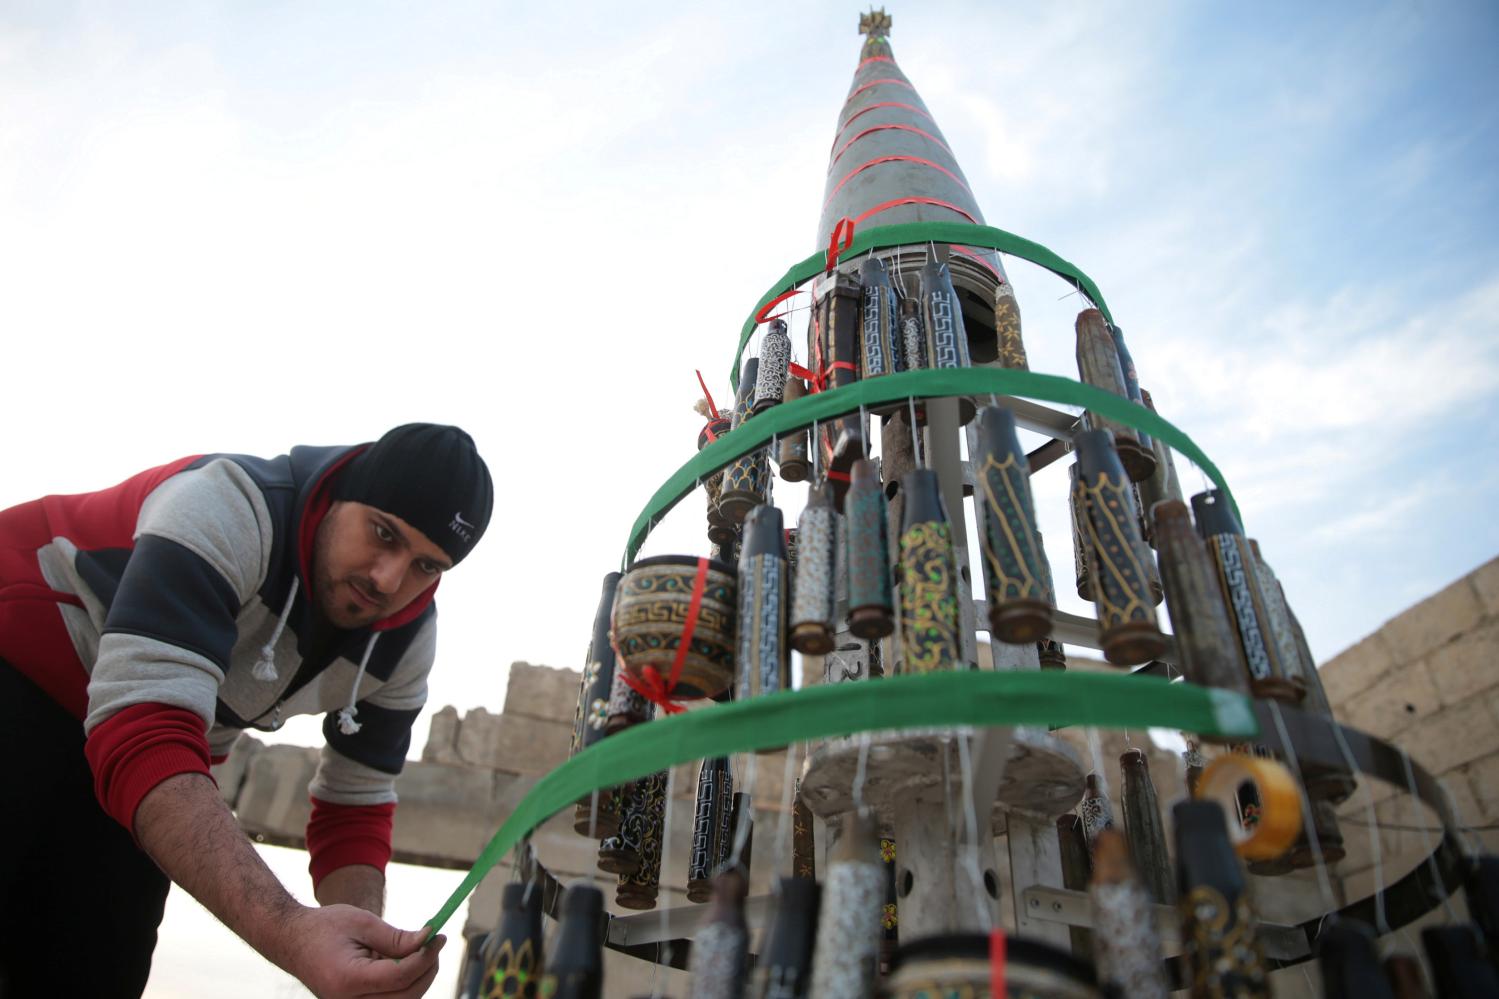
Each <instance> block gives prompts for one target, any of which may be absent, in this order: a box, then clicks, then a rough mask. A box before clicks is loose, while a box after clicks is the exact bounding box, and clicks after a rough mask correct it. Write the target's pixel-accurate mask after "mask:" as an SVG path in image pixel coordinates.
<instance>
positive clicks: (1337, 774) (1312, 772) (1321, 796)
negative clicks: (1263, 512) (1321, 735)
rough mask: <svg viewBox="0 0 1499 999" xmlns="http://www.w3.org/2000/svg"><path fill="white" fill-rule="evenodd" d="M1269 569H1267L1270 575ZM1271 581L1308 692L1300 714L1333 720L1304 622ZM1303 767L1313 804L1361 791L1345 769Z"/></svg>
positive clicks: (1309, 763) (1311, 764) (1298, 672)
mask: <svg viewBox="0 0 1499 999" xmlns="http://www.w3.org/2000/svg"><path fill="white" fill-rule="evenodd" d="M1262 564H1263V563H1262ZM1269 568H1270V567H1269V566H1265V570H1266V572H1267V574H1268V573H1269ZM1270 579H1271V581H1272V583H1273V584H1274V586H1275V588H1276V590H1278V591H1279V593H1280V599H1281V602H1282V603H1284V604H1285V606H1286V616H1287V617H1288V618H1289V619H1290V622H1291V634H1292V635H1294V636H1295V638H1296V670H1295V678H1296V679H1297V680H1298V681H1300V683H1301V689H1302V690H1303V691H1305V697H1304V698H1303V699H1302V701H1301V710H1303V711H1311V712H1314V713H1316V714H1320V715H1322V716H1323V717H1324V718H1328V719H1331V718H1332V717H1333V713H1332V702H1331V701H1329V700H1328V699H1327V691H1326V690H1325V689H1323V687H1322V675H1321V674H1320V673H1318V672H1317V660H1316V659H1315V658H1313V657H1312V649H1311V646H1310V645H1308V644H1307V640H1306V632H1304V631H1303V630H1302V628H1301V622H1300V621H1298V620H1296V613H1295V611H1293V610H1291V605H1290V602H1289V601H1287V600H1286V591H1285V588H1284V587H1283V586H1281V585H1280V581H1279V580H1277V579H1275V578H1274V575H1273V574H1271V575H1270ZM1300 763H1301V782H1302V784H1303V785H1304V786H1305V787H1306V793H1307V794H1308V795H1309V796H1310V797H1311V798H1312V799H1313V800H1314V801H1325V802H1331V803H1332V804H1340V803H1342V802H1344V801H1346V800H1347V799H1348V797H1349V796H1350V795H1351V794H1353V792H1354V791H1355V790H1356V789H1357V788H1358V781H1357V780H1356V779H1355V778H1354V776H1353V773H1352V771H1350V770H1349V769H1348V768H1347V767H1346V766H1329V765H1328V764H1325V763H1319V762H1315V761H1311V760H1301V761H1300Z"/></svg>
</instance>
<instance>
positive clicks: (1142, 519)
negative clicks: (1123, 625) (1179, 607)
mask: <svg viewBox="0 0 1499 999" xmlns="http://www.w3.org/2000/svg"><path fill="white" fill-rule="evenodd" d="M1125 498H1126V499H1128V500H1129V506H1130V513H1131V514H1132V515H1133V516H1134V518H1135V526H1136V528H1137V529H1138V530H1139V532H1140V541H1141V545H1140V564H1141V565H1142V566H1143V567H1144V569H1145V587H1146V590H1147V591H1148V592H1149V594H1150V602H1151V603H1152V604H1153V605H1155V606H1157V607H1159V606H1160V605H1161V599H1162V598H1163V597H1165V595H1166V591H1165V589H1164V588H1163V587H1162V586H1161V570H1160V568H1159V567H1158V566H1157V565H1156V560H1155V556H1154V555H1153V554H1152V553H1151V550H1150V549H1151V547H1152V545H1151V544H1150V538H1151V535H1152V534H1153V532H1152V530H1151V527H1150V518H1149V517H1146V516H1145V514H1144V513H1142V512H1141V510H1142V507H1141V506H1140V486H1139V484H1138V483H1135V482H1131V483H1130V486H1129V489H1128V490H1127V491H1126V494H1125Z"/></svg>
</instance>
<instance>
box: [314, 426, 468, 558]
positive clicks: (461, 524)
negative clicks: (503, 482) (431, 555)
mask: <svg viewBox="0 0 1499 999" xmlns="http://www.w3.org/2000/svg"><path fill="white" fill-rule="evenodd" d="M333 498H334V499H336V500H353V501H354V502H356V503H364V504H366V505H367V506H372V507H375V508H376V509H378V510H384V511H385V512H386V513H389V514H394V515H395V516H397V517H400V518H401V519H402V520H404V521H405V522H406V523H408V524H410V525H411V526H412V527H414V528H416V529H417V530H418V531H421V532H422V533H423V534H425V535H426V536H427V537H428V538H429V539H431V541H432V543H433V544H435V545H437V546H438V547H439V548H441V549H442V550H443V551H444V552H446V553H447V554H448V557H449V558H451V559H452V560H453V564H454V565H457V564H458V563H459V562H462V561H463V558H464V556H466V555H467V554H468V553H469V552H471V551H473V548H474V545H476V544H478V543H479V538H480V537H482V536H483V534H484V529H485V528H486V527H488V526H489V514H490V511H491V510H492V509H493V507H494V484H493V482H492V481H491V480H490V478H489V469H488V468H487V467H486V466H485V464H484V459H483V458H481V457H479V450H478V448H476V447H475V446H474V439H473V438H472V437H470V436H469V435H468V434H466V433H464V432H463V431H462V430H459V429H458V428H457V427H444V426H439V425H438V424H435V423H408V424H406V425H405V426H402V427H396V428H395V429H394V430H391V431H389V432H388V433H386V435H385V436H384V437H381V438H380V439H379V440H378V441H376V442H375V443H373V444H371V445H370V446H369V447H368V448H366V449H365V450H364V451H362V452H361V453H360V454H359V455H358V456H356V457H355V458H354V460H353V461H350V462H349V464H348V467H346V468H345V469H344V470H343V473H342V474H341V475H340V476H339V477H338V481H337V483H335V485H334V487H333Z"/></svg>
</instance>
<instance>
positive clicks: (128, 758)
mask: <svg viewBox="0 0 1499 999" xmlns="http://www.w3.org/2000/svg"><path fill="white" fill-rule="evenodd" d="M83 751H84V755H85V756H87V757H88V762H89V767H90V768H91V769H92V770H93V771H94V794H95V795H96V796H97V797H98V799H99V804H101V805H103V806H104V811H105V812H106V813H108V814H109V816H110V817H111V818H112V819H114V820H115V821H116V822H118V823H119V824H120V825H122V826H124V827H125V828H126V829H128V830H130V832H131V835H134V833H135V810H136V809H137V808H139V807H140V803H141V799H142V798H144V797H145V796H146V795H147V794H149V793H150V792H151V789H152V788H154V787H156V785H157V784H160V783H161V782H162V781H164V780H166V779H167V778H168V777H175V776H177V775H178V774H204V775H205V776H208V777H209V778H210V779H212V774H210V773H209V771H208V738H207V736H206V734H205V731H204V727H203V719H201V718H199V717H198V716H197V715H196V714H194V713H193V712H191V711H188V710H187V709H185V708H175V707H172V706H170V705H167V704H132V705H131V706H130V707H128V708H123V709H121V710H119V711H117V712H115V713H114V714H113V715H111V716H110V717H108V718H106V719H105V720H104V721H102V722H100V723H99V724H98V725H95V726H94V730H93V731H92V732H90V733H89V737H88V741H87V742H86V743H84V747H83Z"/></svg>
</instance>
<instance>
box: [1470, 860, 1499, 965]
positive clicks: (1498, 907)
mask: <svg viewBox="0 0 1499 999" xmlns="http://www.w3.org/2000/svg"><path fill="white" fill-rule="evenodd" d="M1463 891H1464V893H1465V894H1466V895H1467V898H1468V913H1469V914H1470V915H1471V916H1472V917H1473V923H1474V925H1475V926H1477V927H1478V931H1479V932H1480V933H1482V934H1483V938H1484V941H1485V942H1486V943H1487V944H1488V953H1489V961H1490V962H1491V963H1493V964H1494V966H1495V967H1499V857H1495V856H1493V855H1490V854H1485V855H1483V856H1480V857H1473V858H1470V859H1469V861H1468V872H1467V876H1466V877H1465V878H1464V879H1463Z"/></svg>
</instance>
